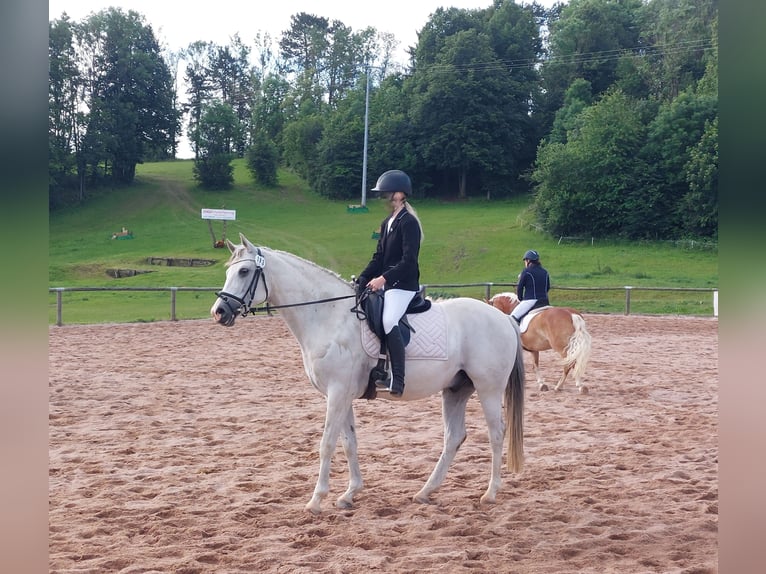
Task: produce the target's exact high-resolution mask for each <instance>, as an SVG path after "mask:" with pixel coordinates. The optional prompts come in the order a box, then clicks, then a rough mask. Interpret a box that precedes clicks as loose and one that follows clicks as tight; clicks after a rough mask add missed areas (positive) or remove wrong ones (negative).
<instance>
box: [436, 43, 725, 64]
mask: <svg viewBox="0 0 766 574" xmlns="http://www.w3.org/2000/svg"><path fill="white" fill-rule="evenodd" d="M713 47H714V45H713V41H712V40H685V41H680V42H674V43H671V44H654V45H651V46H637V47H634V48H620V49H615V50H601V51H595V52H580V53H577V54H569V55H564V56H551V57H548V58H527V59H516V60H514V59H506V60H503V59H498V60H494V61H491V62H472V63H470V64H432V65H430V66H427V67H426V69H427V70H429V71H434V72H440V71H444V72H448V71H450V72H451V71H476V72H482V71H488V72H491V71H507V70H521V69H530V68H536V67H539V66H541V65H544V64H551V63H557V64H559V63H560V64H562V65H576V64H587V63H591V62H608V61H611V60H619V59H620V58H623V57H625V56H633V57H636V58H647V57H664V56H666V55H670V54H683V53H689V52H699V51H708V50H711V49H712V48H713Z"/></svg>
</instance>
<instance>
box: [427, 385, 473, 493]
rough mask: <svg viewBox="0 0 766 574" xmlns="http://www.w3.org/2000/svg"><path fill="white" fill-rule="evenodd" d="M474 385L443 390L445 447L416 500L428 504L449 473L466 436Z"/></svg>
mask: <svg viewBox="0 0 766 574" xmlns="http://www.w3.org/2000/svg"><path fill="white" fill-rule="evenodd" d="M473 391H474V388H473V386H472V385H464V386H461V387H459V388H458V389H457V390H455V391H452V390H450V389H448V388H447V389H444V390H443V391H442V418H443V419H444V447H443V448H442V454H441V456H440V457H439V461H438V462H437V463H436V466H435V467H434V469H433V471H432V472H431V476H429V477H428V481H427V482H426V484H425V486H423V488H421V489H420V492H418V493H417V494H416V495H415V496H414V497H413V500H414V501H415V502H420V503H422V504H427V503H428V502H429V500H428V498H429V496H430V495H431V494H432V493H433V492H434V491H435V490H436V489H437V488H439V486H440V485H441V483H442V481H443V480H444V477H445V476H446V475H447V471H448V470H449V466H450V464H452V460H453V459H454V458H455V454H456V453H457V449H458V448H460V445H461V444H463V441H464V440H465V437H466V430H465V407H466V403H468V399H469V397H470V396H471V395H472V394H473Z"/></svg>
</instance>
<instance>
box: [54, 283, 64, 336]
mask: <svg viewBox="0 0 766 574" xmlns="http://www.w3.org/2000/svg"><path fill="white" fill-rule="evenodd" d="M62 291H63V289H61V288H58V289H56V325H58V326H59V327H61V325H63V324H64V323H63V322H62V321H61V307H62V301H61V293H62Z"/></svg>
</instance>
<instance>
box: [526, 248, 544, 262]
mask: <svg viewBox="0 0 766 574" xmlns="http://www.w3.org/2000/svg"><path fill="white" fill-rule="evenodd" d="M526 259H529V260H530V261H540V254H539V253H538V252H537V251H535V250H534V249H530V250H529V251H527V252H526V253H525V254H524V258H523V259H522V261H524V260H526Z"/></svg>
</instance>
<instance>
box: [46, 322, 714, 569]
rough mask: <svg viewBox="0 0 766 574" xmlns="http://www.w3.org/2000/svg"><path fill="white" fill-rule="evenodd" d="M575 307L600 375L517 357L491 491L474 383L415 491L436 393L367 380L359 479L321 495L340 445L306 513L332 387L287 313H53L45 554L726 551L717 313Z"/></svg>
mask: <svg viewBox="0 0 766 574" xmlns="http://www.w3.org/2000/svg"><path fill="white" fill-rule="evenodd" d="M586 321H587V323H588V327H589V329H590V331H591V334H592V336H593V341H594V350H593V355H592V359H591V363H590V365H589V367H588V371H587V373H586V376H585V382H586V383H587V384H588V386H589V388H590V394H588V395H579V394H577V393H576V392H575V390H574V388H573V386H572V385H571V384H570V383H568V384H567V385H566V386H565V387H564V390H563V391H562V392H560V393H554V392H552V391H551V392H547V393H540V392H538V391H537V390H536V386H535V384H534V378H533V376H531V372H532V371H531V361H530V360H529V357H527V361H526V364H527V367H528V370H529V371H528V384H527V391H526V399H527V402H526V413H525V451H526V467H525V470H524V472H523V473H522V474H520V475H509V474H507V473H506V474H505V476H504V483H503V486H502V488H501V490H500V493H499V495H498V503H497V504H496V505H494V506H488V507H483V506H480V505H479V504H478V499H479V497H480V496H481V494H482V493H483V492H484V490H485V489H486V486H487V480H488V475H489V452H488V451H489V448H488V442H487V438H486V426H485V425H484V421H483V418H482V416H481V412H480V408H479V405H478V401H477V400H476V398H475V397H474V398H472V399H471V401H470V402H469V413H468V426H469V430H468V432H469V434H468V438H467V440H466V442H465V443H464V444H463V446H462V447H461V450H460V452H459V453H458V455H457V458H456V461H455V463H454V464H453V466H452V468H451V469H450V472H449V474H448V475H447V478H446V480H445V482H444V484H443V486H442V488H441V489H440V490H439V491H437V492H436V493H435V494H434V496H433V497H432V498H433V504H430V505H427V506H423V505H419V504H415V503H413V502H412V501H411V498H412V496H413V495H414V494H415V493H416V492H417V491H418V490H419V489H420V487H421V486H422V485H423V484H424V482H425V480H426V479H427V478H428V475H429V473H430V472H431V470H432V468H433V465H434V464H435V462H436V459H437V457H438V455H439V452H440V450H441V441H442V429H441V411H440V408H441V403H440V399H439V397H438V396H434V397H432V398H431V399H428V400H424V401H420V402H416V403H402V404H392V403H388V402H386V401H384V400H376V401H372V402H367V401H358V402H357V403H356V412H357V429H358V437H359V450H360V452H359V456H360V462H361V465H362V472H363V474H364V478H365V490H364V491H363V492H362V493H361V494H360V495H359V496H358V497H357V504H356V506H355V508H354V509H352V510H343V511H341V510H338V509H336V508H335V507H334V506H332V503H333V502H334V500H335V498H337V497H338V496H339V495H340V494H341V493H342V492H343V490H344V489H345V485H346V482H347V471H346V467H345V459H344V456H343V454H342V450H341V449H338V452H337V453H336V456H335V458H334V460H333V472H332V478H331V493H330V496H329V497H328V498H327V499H326V501H325V505H324V509H325V512H324V514H323V515H321V516H318V517H315V516H312V515H309V514H307V513H306V512H305V511H304V509H303V507H304V504H305V503H306V502H308V500H309V498H310V496H311V492H312V490H313V487H314V483H315V481H316V474H317V463H318V455H317V449H318V443H319V438H320V436H321V432H322V424H323V420H324V400H323V398H322V397H321V395H319V394H318V393H317V392H316V391H315V390H314V389H313V388H312V387H311V385H310V384H308V382H307V380H306V376H305V374H304V372H303V368H302V363H301V360H300V354H299V350H298V346H297V343H296V342H295V340H294V339H293V338H292V336H291V335H290V333H289V332H288V331H287V329H286V327H285V325H284V323H283V322H282V320H281V319H279V318H278V317H272V318H268V317H255V318H250V319H247V320H243V321H240V322H239V323H238V324H237V326H235V327H233V328H231V329H225V328H222V327H220V326H217V325H214V324H213V323H212V322H211V321H183V322H178V323H170V322H167V323H152V324H131V325H99V326H64V327H55V326H54V327H51V328H50V351H49V352H50V483H49V484H50V514H49V516H50V558H49V560H50V571H51V572H54V573H64V572H93V573H104V572H120V573H137V572H142V573H146V572H176V573H196V572H216V573H220V572H300V573H304V572H305V573H316V572H322V573H325V572H326V573H360V572H394V573H405V572H406V573H410V572H412V573H415V572H417V573H425V572H450V573H454V572H520V573H525V574H526V573H540V574H543V573H545V574H552V573H571V572H579V573H603V572H625V573H631V574H633V573H636V572H662V573H669V572H678V573H686V574H691V573H696V574H702V573H713V572H716V571H717V559H718V550H717V527H718V474H717V470H718V438H717V417H718V402H717V401H718V337H717V329H718V322H717V320H715V319H707V318H678V317H639V316H630V317H624V316H607V315H586ZM541 365H542V367H543V370H544V371H545V372H546V374H547V378H548V379H549V381H551V382H552V380H553V379H555V377H556V374H557V369H556V367H555V366H554V364H553V355H551V354H550V352H547V353H542V354H541Z"/></svg>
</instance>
